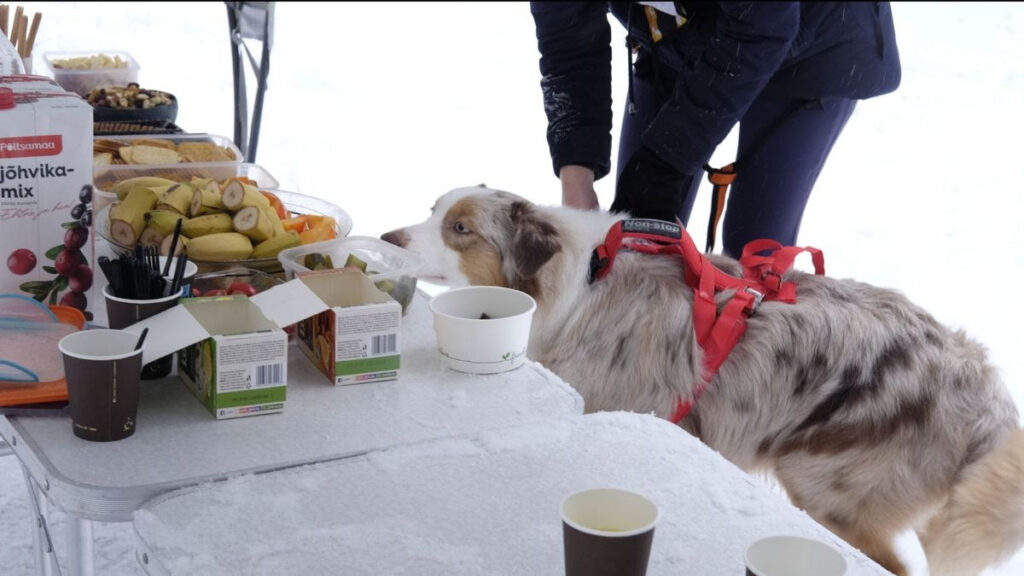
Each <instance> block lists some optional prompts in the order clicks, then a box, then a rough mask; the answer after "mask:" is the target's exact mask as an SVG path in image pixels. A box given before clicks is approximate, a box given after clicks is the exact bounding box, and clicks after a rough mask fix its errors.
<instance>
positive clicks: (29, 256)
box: [7, 248, 36, 276]
mask: <svg viewBox="0 0 1024 576" xmlns="http://www.w3.org/2000/svg"><path fill="white" fill-rule="evenodd" d="M35 267H36V255H35V254H33V253H32V251H31V250H29V249H27V248H18V249H17V250H15V251H14V252H11V255H10V256H8V257H7V269H8V270H10V271H11V272H13V273H15V274H17V275H18V276H21V275H23V274H28V273H29V272H31V271H32V270H33V269H34V268H35Z"/></svg>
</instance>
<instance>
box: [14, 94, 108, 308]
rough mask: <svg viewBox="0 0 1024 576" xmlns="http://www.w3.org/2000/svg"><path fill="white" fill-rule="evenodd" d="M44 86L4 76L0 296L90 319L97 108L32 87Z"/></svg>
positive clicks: (98, 300) (96, 300)
mask: <svg viewBox="0 0 1024 576" xmlns="http://www.w3.org/2000/svg"><path fill="white" fill-rule="evenodd" d="M26 80H32V81H31V82H26ZM39 82H43V81H38V82H37V81H36V80H33V77H25V76H14V77H7V76H0V88H3V89H5V90H4V92H5V93H6V96H5V97H4V98H0V100H5V103H4V104H0V108H2V109H0V247H2V248H3V253H2V254H0V256H2V258H3V261H4V262H5V265H4V266H2V267H0V292H13V293H23V294H27V295H30V296H32V297H35V298H36V299H38V300H40V301H43V302H45V303H48V304H49V303H53V304H65V305H70V306H73V307H75V308H79V309H80V310H83V311H86V312H87V314H86V315H87V317H90V314H91V311H92V310H93V309H94V308H95V305H96V304H97V303H99V304H100V305H102V298H96V292H95V290H94V282H93V280H94V270H95V249H94V233H93V232H94V228H93V226H92V224H93V212H92V207H91V202H92V139H93V123H92V107H91V106H89V104H88V103H86V102H85V101H84V100H82V98H80V97H79V96H77V95H74V94H70V93H68V92H64V91H60V90H47V89H42V90H28V89H27V87H28V86H29V85H30V84H33V83H35V84H38V83H39ZM43 83H45V82H43ZM37 87H39V88H42V86H37ZM7 89H9V90H11V91H12V92H13V104H14V105H13V107H7V106H9V105H10V103H11V100H10V98H11V95H12V92H7V91H6V90H7Z"/></svg>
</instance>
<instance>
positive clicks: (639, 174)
mask: <svg viewBox="0 0 1024 576" xmlns="http://www.w3.org/2000/svg"><path fill="white" fill-rule="evenodd" d="M692 180H693V176H692V175H687V174H682V173H680V172H679V171H678V170H676V169H675V168H674V167H673V166H672V165H670V164H669V163H668V162H665V161H664V160H662V159H661V158H659V157H658V156H657V155H656V154H655V153H654V152H653V151H651V150H650V149H649V148H647V147H646V146H641V147H640V148H638V149H637V151H636V152H634V153H633V156H632V157H630V159H629V162H628V163H627V164H626V167H625V168H623V170H622V172H621V173H620V174H619V181H618V183H617V186H616V189H615V202H613V203H612V206H611V211H612V212H628V213H629V214H630V215H631V216H632V217H633V218H655V219H658V220H665V221H667V222H675V221H676V218H677V217H678V214H679V209H680V208H681V207H682V204H683V194H684V193H685V191H686V189H687V188H688V187H689V186H690V182H691V181H692Z"/></svg>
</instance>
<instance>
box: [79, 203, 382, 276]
mask: <svg viewBox="0 0 1024 576" xmlns="http://www.w3.org/2000/svg"><path fill="white" fill-rule="evenodd" d="M260 189H261V190H266V191H267V192H272V193H274V194H275V195H276V196H277V197H278V198H280V199H281V202H282V203H283V204H284V207H285V210H287V211H288V212H289V213H291V215H292V216H298V215H301V214H318V215H321V216H330V217H332V218H334V221H335V224H336V226H335V234H336V235H337V237H338V238H343V237H345V236H347V235H348V233H349V232H351V231H352V218H351V217H350V216H349V215H348V213H347V212H345V211H344V210H342V209H341V208H340V207H338V206H336V205H334V204H331V203H330V202H327V201H325V200H321V199H319V198H314V197H312V196H306V195H305V194H299V193H298V192H288V191H286V190H278V189H270V188H263V187H260ZM94 224H95V228H96V231H97V233H98V234H99V235H100V237H102V238H103V239H104V240H105V241H106V242H107V243H108V244H110V248H111V250H112V251H113V252H114V253H115V254H123V253H126V252H130V251H131V250H132V247H129V246H124V245H121V244H118V243H117V242H116V241H114V240H113V239H112V238H111V237H110V206H105V207H103V208H102V209H101V210H99V211H98V212H97V213H96V220H95V223H94ZM309 246H313V244H309ZM301 247H302V246H297V247H296V248H301ZM396 248H397V247H396ZM282 253H283V251H282ZM194 262H195V263H196V266H198V267H199V274H205V273H208V272H216V271H220V270H227V269H230V268H236V267H245V268H251V269H254V270H258V271H260V272H263V273H266V274H270V275H272V276H277V277H279V278H284V277H285V270H284V269H283V268H282V265H281V262H280V260H279V258H277V257H270V258H250V259H247V260H194Z"/></svg>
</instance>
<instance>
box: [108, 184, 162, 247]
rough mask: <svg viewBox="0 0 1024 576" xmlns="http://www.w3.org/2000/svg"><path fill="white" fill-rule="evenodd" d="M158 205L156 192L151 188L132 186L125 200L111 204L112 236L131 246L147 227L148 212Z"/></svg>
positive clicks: (115, 239)
mask: <svg viewBox="0 0 1024 576" xmlns="http://www.w3.org/2000/svg"><path fill="white" fill-rule="evenodd" d="M154 206H156V194H155V193H154V192H153V191H152V190H150V189H149V188H138V187H137V188H132V189H131V190H130V191H129V192H128V193H127V194H126V195H125V197H124V200H121V201H120V202H117V203H115V204H112V205H111V206H110V236H111V238H113V240H114V241H115V242H117V243H118V244H120V245H122V246H126V247H128V248H131V247H133V246H135V243H136V242H137V241H138V240H139V236H140V235H142V230H143V229H144V228H145V227H146V212H149V211H150V210H152V209H153V207H154Z"/></svg>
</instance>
